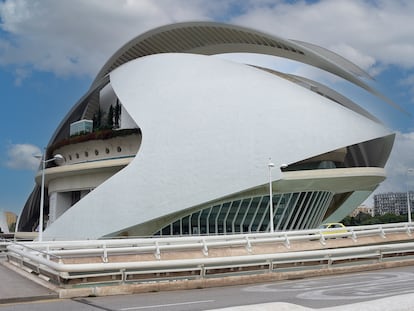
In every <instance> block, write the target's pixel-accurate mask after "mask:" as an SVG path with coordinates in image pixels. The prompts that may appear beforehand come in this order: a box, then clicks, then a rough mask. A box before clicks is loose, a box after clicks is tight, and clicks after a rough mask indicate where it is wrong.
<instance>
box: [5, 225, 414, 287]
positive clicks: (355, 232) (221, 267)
mask: <svg viewBox="0 0 414 311" xmlns="http://www.w3.org/2000/svg"><path fill="white" fill-rule="evenodd" d="M413 229H414V226H413V225H412V224H411V223H398V224H386V225H373V226H358V227H347V228H346V231H344V229H342V228H339V229H323V230H319V229H316V230H302V231H289V232H274V233H254V234H239V235H223V236H191V237H168V238H137V239H116V240H115V239H114V240H86V241H65V242H62V241H48V242H25V243H17V242H10V244H9V245H8V246H7V250H8V251H7V256H8V260H9V261H10V262H12V263H14V264H16V265H18V266H20V267H22V268H25V269H31V270H32V271H34V272H35V273H37V274H39V275H43V276H47V277H48V278H49V279H50V280H51V281H52V282H55V283H58V284H60V285H62V286H65V284H66V286H71V285H73V284H77V283H94V282H121V283H125V282H148V281H154V280H166V279H168V280H171V279H181V278H185V279H195V278H207V277H217V276H220V277H222V276H225V275H234V274H246V273H256V274H257V273H265V272H269V271H270V272H272V271H282V270H286V269H288V270H292V269H297V268H301V269H304V268H309V269H318V267H319V268H321V267H324V268H329V267H331V266H333V265H339V264H348V265H349V264H355V263H359V264H360V263H361V262H365V261H371V262H372V261H375V262H379V261H383V260H390V259H391V258H393V257H396V256H399V258H400V257H401V256H402V255H404V256H405V258H408V257H409V256H412V255H413V254H414V242H407V243H397V244H385V245H384V244H383V245H370V246H358V247H355V246H353V247H347V248H336V249H320V250H308V251H288V250H289V248H290V247H291V245H292V243H296V242H306V241H315V240H319V242H320V243H321V244H322V245H325V244H326V240H327V239H332V238H350V239H352V240H353V241H357V240H358V238H361V237H365V236H378V235H379V236H381V237H383V238H385V237H386V235H387V234H391V233H405V234H407V235H409V236H411V232H412V230H413ZM263 244H271V245H274V244H283V245H284V247H285V248H286V250H287V251H286V252H280V253H268V254H254V253H252V248H253V247H254V246H258V245H263ZM226 247H244V248H245V250H246V255H242V256H240V255H239V256H221V257H214V256H209V251H211V250H216V249H223V248H226ZM183 251H201V252H202V256H199V257H198V258H192V259H190V258H186V259H169V260H167V259H164V258H163V254H166V253H168V252H183ZM140 254H141V255H143V254H145V255H148V254H152V256H154V257H153V258H152V259H149V260H148V259H147V260H142V261H137V260H131V259H129V260H126V259H125V260H121V261H119V258H120V257H122V256H123V258H126V257H127V256H137V255H140ZM115 256H117V260H112V259H113V258H115ZM147 257H148V256H147ZM73 258H77V259H78V261H77V263H73V262H71V263H69V262H68V261H70V260H68V259H73ZM82 258H83V259H85V258H94V260H90V261H86V262H85V260H79V259H82ZM96 258H98V259H99V258H100V262H96ZM410 258H411V257H410ZM72 261H73V260H72Z"/></svg>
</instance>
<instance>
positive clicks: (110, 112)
mask: <svg viewBox="0 0 414 311" xmlns="http://www.w3.org/2000/svg"><path fill="white" fill-rule="evenodd" d="M106 120H107V121H106V125H107V126H108V128H113V127H114V107H113V106H112V105H111V106H109V110H108V116H107V119H106Z"/></svg>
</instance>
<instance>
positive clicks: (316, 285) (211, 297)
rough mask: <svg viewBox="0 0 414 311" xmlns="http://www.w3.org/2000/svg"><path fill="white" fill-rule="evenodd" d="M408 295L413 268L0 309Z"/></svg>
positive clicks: (321, 301) (190, 306)
mask: <svg viewBox="0 0 414 311" xmlns="http://www.w3.org/2000/svg"><path fill="white" fill-rule="evenodd" d="M408 293H412V294H414V267H402V268H395V269H388V270H379V271H370V272H363V273H354V274H346V275H337V276H327V277H317V278H309V279H301V280H292V281H279V282H273V283H265V284H256V285H243V286H229V287H222V288H210V289H199V290H187V291H181V290H180V291H170V292H157V293H146V294H136V295H125V296H110V297H88V298H77V299H67V300H63V299H60V300H59V299H54V300H44V301H40V302H32V303H16V304H9V305H0V311H4V310H14V311H26V310H30V311H36V310H39V311H40V310H42V311H49V310H50V311H52V310H59V311H68V310H79V311H83V310H88V311H89V310H90V311H99V310H106V311H133V310H150V311H167V310H168V311H178V310H180V311H184V310H191V311H195V310H209V309H216V308H224V307H230V306H239V305H251V304H258V303H266V302H287V303H292V304H295V305H299V306H304V307H309V308H315V309H318V308H327V307H333V306H338V305H339V306H341V305H346V304H351V303H359V302H363V301H371V300H375V299H380V298H386V297H391V296H396V295H403V294H408ZM413 297H414V296H413Z"/></svg>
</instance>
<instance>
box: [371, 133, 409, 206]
mask: <svg viewBox="0 0 414 311" xmlns="http://www.w3.org/2000/svg"><path fill="white" fill-rule="evenodd" d="M413 154H414V132H410V133H399V132H398V133H396V139H395V143H394V148H393V150H392V152H391V155H390V158H389V160H388V162H387V165H386V167H385V168H386V171H387V179H386V180H385V181H384V182H382V183H381V184H380V186H379V187H378V188H377V189H376V190H375V192H374V193H373V195H374V194H376V193H384V192H404V191H406V190H407V186H408V188H409V189H410V191H411V190H412V191H414V175H413V174H412V173H409V174H407V171H408V169H409V168H414V157H413V156H412V155H413ZM373 195H371V196H370V198H369V199H368V200H367V202H366V203H367V205H370V206H373V201H372V198H373Z"/></svg>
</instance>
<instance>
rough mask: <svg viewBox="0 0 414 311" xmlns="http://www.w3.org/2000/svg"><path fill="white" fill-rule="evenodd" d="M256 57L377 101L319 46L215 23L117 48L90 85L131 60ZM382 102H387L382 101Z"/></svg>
mask: <svg viewBox="0 0 414 311" xmlns="http://www.w3.org/2000/svg"><path fill="white" fill-rule="evenodd" d="M240 52H248V53H259V54H267V55H273V56H279V57H284V58H287V59H291V60H296V61H299V62H302V63H305V64H309V65H312V66H315V67H317V68H320V69H323V70H326V71H328V72H330V73H332V74H335V75H337V76H340V77H342V78H344V79H346V80H348V81H350V82H352V83H354V84H356V85H358V86H360V87H361V88H363V89H365V90H367V91H369V92H371V93H372V94H375V95H376V96H379V97H381V95H380V94H379V93H378V92H377V91H375V90H374V89H372V88H371V87H370V86H369V85H368V84H366V83H365V82H364V81H362V80H361V79H360V78H359V77H363V78H370V76H369V75H368V73H366V72H365V71H364V70H362V69H361V68H359V67H358V66H356V65H355V64H353V63H352V62H350V61H348V60H347V59H345V58H343V57H341V56H339V55H338V54H335V53H333V52H331V51H329V50H326V49H324V48H322V47H320V46H317V45H314V44H310V43H305V42H301V41H295V40H289V39H284V38H281V37H278V36H275V35H270V34H267V33H264V32H260V31H257V30H253V29H249V28H246V27H241V26H235V25H229V24H223V23H216V22H185V23H176V24H171V25H166V26H162V27H159V28H155V29H153V30H150V31H148V32H146V33H144V34H142V35H140V36H138V37H136V38H134V39H132V40H131V41H130V42H128V43H127V44H125V45H124V46H123V47H121V48H120V49H119V50H118V51H117V52H116V53H115V54H114V55H113V56H112V57H111V58H110V59H109V60H108V61H107V62H106V64H105V65H104V66H103V67H102V69H101V70H100V71H99V73H98V75H97V76H96V78H95V81H94V83H92V88H94V86H95V84H96V83H99V81H100V80H101V79H102V78H103V77H104V76H106V75H107V74H108V73H109V72H111V71H112V70H114V69H115V68H117V67H119V66H120V65H122V64H124V63H126V62H129V61H131V60H133V59H136V58H139V57H143V56H147V55H152V54H159V53H193V54H204V55H214V54H222V53H240ZM382 99H384V100H387V99H385V98H383V97H382Z"/></svg>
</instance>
